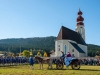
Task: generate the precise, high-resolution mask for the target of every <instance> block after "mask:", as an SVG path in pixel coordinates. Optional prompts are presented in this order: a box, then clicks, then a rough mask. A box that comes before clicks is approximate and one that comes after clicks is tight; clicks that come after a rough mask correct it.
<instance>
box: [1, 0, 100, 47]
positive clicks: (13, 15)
mask: <svg viewBox="0 0 100 75" xmlns="http://www.w3.org/2000/svg"><path fill="white" fill-rule="evenodd" d="M79 8H80V10H81V11H82V12H83V15H82V16H83V18H84V28H85V36H86V43H88V44H95V45H100V40H99V39H100V28H99V27H100V0H0V39H7V38H31V37H47V36H56V37H57V35H58V33H59V31H60V28H61V26H62V25H63V26H65V27H67V28H69V29H72V30H75V28H76V18H77V17H78V15H77V12H78V11H79Z"/></svg>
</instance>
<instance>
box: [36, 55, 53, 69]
mask: <svg viewBox="0 0 100 75" xmlns="http://www.w3.org/2000/svg"><path fill="white" fill-rule="evenodd" d="M34 59H35V60H36V61H38V63H39V64H40V68H39V69H43V64H44V63H47V64H48V69H52V59H51V58H47V57H45V58H44V57H40V56H35V57H34Z"/></svg>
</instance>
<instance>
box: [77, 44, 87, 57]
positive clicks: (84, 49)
mask: <svg viewBox="0 0 100 75" xmlns="http://www.w3.org/2000/svg"><path fill="white" fill-rule="evenodd" d="M78 46H79V47H80V48H81V49H82V50H83V51H84V52H85V55H84V57H86V56H88V55H87V54H88V53H87V46H85V45H81V44H78Z"/></svg>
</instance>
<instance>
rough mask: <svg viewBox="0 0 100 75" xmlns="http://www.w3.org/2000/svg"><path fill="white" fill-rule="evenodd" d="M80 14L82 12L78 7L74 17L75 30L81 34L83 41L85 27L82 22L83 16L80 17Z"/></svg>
mask: <svg viewBox="0 0 100 75" xmlns="http://www.w3.org/2000/svg"><path fill="white" fill-rule="evenodd" d="M82 14H83V13H82V12H81V10H80V9H79V11H78V17H77V19H76V22H77V24H76V29H75V31H76V32H78V33H79V34H80V35H81V36H82V38H83V39H84V41H85V29H84V23H83V21H84V18H83V17H82Z"/></svg>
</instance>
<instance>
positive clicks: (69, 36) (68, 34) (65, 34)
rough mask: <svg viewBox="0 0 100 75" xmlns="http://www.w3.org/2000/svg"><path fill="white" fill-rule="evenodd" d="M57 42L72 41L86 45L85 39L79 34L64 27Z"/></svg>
mask: <svg viewBox="0 0 100 75" xmlns="http://www.w3.org/2000/svg"><path fill="white" fill-rule="evenodd" d="M56 40H72V41H75V42H76V43H78V44H82V45H86V43H85V41H84V40H83V38H82V37H81V35H80V34H79V33H77V32H76V31H73V30H71V29H68V28H66V27H64V26H62V27H61V29H60V32H59V34H58V36H57V38H56Z"/></svg>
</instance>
